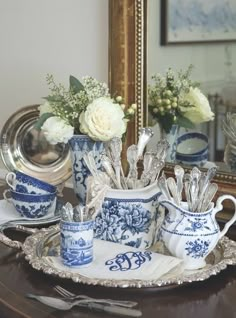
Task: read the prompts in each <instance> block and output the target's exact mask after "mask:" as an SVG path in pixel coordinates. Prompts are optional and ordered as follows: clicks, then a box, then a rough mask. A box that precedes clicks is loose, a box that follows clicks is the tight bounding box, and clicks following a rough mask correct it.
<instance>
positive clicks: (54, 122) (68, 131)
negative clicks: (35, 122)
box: [41, 116, 74, 145]
mask: <svg viewBox="0 0 236 318" xmlns="http://www.w3.org/2000/svg"><path fill="white" fill-rule="evenodd" d="M41 129H42V131H43V132H44V134H45V137H46V139H47V141H48V142H49V143H50V144H52V145H56V144H57V143H59V142H62V143H67V142H68V140H69V139H70V138H71V137H72V136H73V135H74V128H73V127H72V126H70V125H68V124H67V123H66V122H65V121H64V120H63V119H61V118H59V117H56V116H53V117H50V118H48V119H47V120H46V121H45V122H44V124H43V125H42V127H41Z"/></svg>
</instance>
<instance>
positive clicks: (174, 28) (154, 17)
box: [147, 0, 236, 173]
mask: <svg viewBox="0 0 236 318" xmlns="http://www.w3.org/2000/svg"><path fill="white" fill-rule="evenodd" d="M223 2H224V1H223ZM231 3H232V6H231ZM222 5H223V4H222ZM224 5H225V8H226V9H225V15H226V16H229V15H230V14H231V13H229V12H227V6H226V4H225V3H224ZM228 5H229V8H231V11H233V10H235V12H236V6H235V4H234V3H233V2H232V1H229V3H228ZM230 6H231V7H230ZM193 8H194V10H193ZM197 9H198V10H197ZM220 9H222V8H221V4H220V3H218V2H215V1H211V2H208V3H207V4H206V3H205V2H202V1H199V0H198V1H192V0H190V1H186V0H183V1H181V2H178V6H176V1H173V0H168V1H166V0H164V1H155V0H149V1H148V12H147V39H148V40H147V43H148V44H147V51H148V54H147V61H148V63H147V82H148V84H151V85H153V83H152V82H153V81H152V80H151V77H152V75H154V74H156V73H161V74H162V75H165V73H166V71H167V69H168V68H169V67H170V68H171V69H172V70H173V71H175V73H176V72H177V71H178V70H181V69H182V70H186V69H187V67H188V66H189V65H190V64H192V65H193V66H194V68H193V71H192V73H191V76H190V78H191V79H192V80H194V81H197V82H199V83H200V90H201V91H202V92H203V93H204V94H205V96H207V97H208V98H209V101H210V105H211V109H212V111H213V112H214V114H215V120H213V121H208V122H206V123H204V124H201V125H196V126H195V127H194V128H193V131H198V132H202V133H204V134H206V136H207V137H208V140H209V151H208V158H207V160H208V161H207V162H205V164H204V166H210V165H213V164H216V166H217V167H218V169H219V170H220V171H222V172H229V173H233V171H234V169H233V170H232V169H231V167H230V165H229V164H228V165H227V164H225V163H224V162H223V158H224V149H225V147H226V139H225V134H224V133H223V131H222V127H221V126H222V124H221V122H222V120H223V119H224V118H225V114H226V112H227V111H229V110H232V108H233V106H234V104H235V99H236V94H235V86H236V77H235V74H236V63H235V62H236V58H235V54H234V53H235V51H236V44H235V43H234V42H232V39H233V40H235V38H236V30H235V28H234V29H233V31H232V32H230V31H231V30H229V29H227V23H223V22H222V21H221V20H220V19H218V20H217V19H216V18H215V16H214V14H216V11H217V10H220ZM191 10H192V11H191ZM204 15H205V20H204V21H203V19H204V18H203V16H204ZM212 16H213V17H214V18H215V24H216V25H215V29H217V23H218V24H219V31H216V30H215V29H214V30H213V31H211V32H210V31H209V32H208V31H207V30H210V28H211V24H210V23H207V21H208V20H207V19H210V18H211V17H212ZM194 18H195V19H196V18H197V19H198V23H195V21H194ZM199 21H203V27H202V29H203V31H202V33H201V32H200V31H201V22H199ZM220 23H222V25H223V26H222V27H220ZM204 24H206V25H204ZM221 28H224V32H222V33H220V31H221ZM217 30H218V29H217ZM227 31H228V32H227ZM203 32H204V33H203ZM214 36H215V37H216V39H218V40H217V42H216V39H214V42H212V38H213V37H214ZM230 40H231V42H229V41H230ZM149 102H150V100H149ZM149 110H152V108H149ZM155 110H157V111H158V108H156V109H155ZM171 111H172V109H171ZM154 116H155V115H154ZM164 117H165V116H164ZM193 119H194V118H193ZM190 131H191V130H190ZM182 133H184V129H180V132H179V135H181V134H182ZM192 140H194V141H193V142H194V143H195V146H196V144H197V141H195V140H197V138H195V139H192ZM198 142H199V140H198ZM184 143H185V144H186V145H187V141H185V142H181V145H183V144H184ZM178 147H179V148H180V145H177V151H178ZM184 150H185V151H186V153H187V154H188V152H187V149H181V152H182V153H185V152H184ZM190 150H191V149H190ZM191 151H192V150H191ZM179 157H180V156H179V153H177V160H178V159H179ZM186 158H187V156H186ZM180 159H181V158H180ZM182 161H183V159H182ZM185 164H187V159H186V162H185ZM202 165H203V162H202Z"/></svg>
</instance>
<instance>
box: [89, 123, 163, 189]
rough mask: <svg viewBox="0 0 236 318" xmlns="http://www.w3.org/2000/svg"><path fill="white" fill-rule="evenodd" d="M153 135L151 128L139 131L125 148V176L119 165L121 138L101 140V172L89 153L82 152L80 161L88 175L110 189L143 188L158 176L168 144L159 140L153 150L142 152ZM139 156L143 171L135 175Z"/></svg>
mask: <svg viewBox="0 0 236 318" xmlns="http://www.w3.org/2000/svg"><path fill="white" fill-rule="evenodd" d="M152 136H153V131H152V129H151V128H142V129H141V130H140V134H139V139H138V143H137V145H136V144H133V145H131V146H129V147H128V149H127V154H126V156H127V162H128V164H129V171H128V174H127V176H125V174H124V171H123V168H122V164H121V151H122V141H121V139H120V138H118V137H115V138H113V139H111V140H110V141H109V142H107V143H105V151H104V153H102V155H101V158H100V159H101V165H102V168H103V172H101V171H99V170H97V168H96V163H95V160H94V158H93V153H86V154H85V156H84V161H85V163H86V165H87V166H88V168H89V170H90V172H91V174H92V175H93V176H94V177H96V178H98V179H99V180H100V182H101V183H102V184H106V185H109V186H110V187H111V188H113V189H135V188H142V187H146V186H148V185H149V184H152V183H153V182H155V181H156V180H157V179H158V176H159V174H160V171H161V169H162V168H163V167H164V164H165V158H166V153H167V150H168V148H169V143H168V142H167V141H166V140H160V141H159V142H158V143H157V150H156V151H148V152H145V154H144V155H143V152H144V149H145V147H146V145H147V144H148V142H149V141H150V139H151V138H152ZM141 159H143V172H142V175H141V177H140V179H139V178H138V162H139V160H141Z"/></svg>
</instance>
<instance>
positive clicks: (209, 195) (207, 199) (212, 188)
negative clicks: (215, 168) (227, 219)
mask: <svg viewBox="0 0 236 318" xmlns="http://www.w3.org/2000/svg"><path fill="white" fill-rule="evenodd" d="M217 191H218V185H217V184H216V183H211V184H209V186H208V187H207V191H206V192H205V196H204V198H203V200H202V205H201V207H200V210H199V212H204V211H207V210H208V208H209V205H210V203H211V201H212V200H213V198H214V196H215V194H216V192H217Z"/></svg>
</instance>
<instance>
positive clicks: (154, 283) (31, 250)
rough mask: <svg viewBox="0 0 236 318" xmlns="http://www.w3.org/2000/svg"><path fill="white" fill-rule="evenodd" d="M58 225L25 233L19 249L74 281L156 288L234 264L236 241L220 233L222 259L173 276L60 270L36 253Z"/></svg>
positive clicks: (196, 278) (34, 262) (47, 270)
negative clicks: (108, 276) (131, 276)
mask: <svg viewBox="0 0 236 318" xmlns="http://www.w3.org/2000/svg"><path fill="white" fill-rule="evenodd" d="M58 231H59V226H58V225H55V226H51V227H49V228H47V229H41V230H39V231H37V232H36V233H34V234H32V235H31V236H29V237H27V238H26V240H25V242H24V244H23V246H22V250H23V252H24V253H25V258H26V260H27V261H28V262H29V263H30V265H31V266H32V267H33V268H34V269H36V270H39V271H42V272H44V273H45V274H49V275H54V276H59V277H60V278H66V279H71V280H72V281H73V282H75V283H83V284H87V285H99V286H105V287H120V288H156V287H162V286H165V287H177V286H179V285H182V284H185V283H193V282H197V281H203V280H206V279H208V278H209V277H211V276H214V275H217V274H218V273H219V272H221V271H222V270H224V269H225V268H226V267H227V266H228V265H235V264H236V242H235V241H232V240H230V239H229V238H228V237H223V238H222V239H221V240H220V241H219V242H218V244H217V246H216V248H215V249H216V250H221V251H222V258H221V260H220V261H219V262H218V263H216V264H214V265H210V266H208V267H205V268H203V269H201V270H198V271H194V272H192V273H191V271H189V272H188V273H187V271H185V272H183V273H182V274H180V275H177V276H175V277H172V278H167V279H163V278H162V279H161V278H159V279H157V280H118V279H117V280H114V279H94V278H89V277H85V276H82V275H80V274H79V273H72V272H67V271H62V270H59V269H57V268H55V266H52V265H51V264H50V263H49V261H48V259H47V258H46V257H39V256H38V255H39V251H40V248H41V249H42V246H43V243H44V242H45V241H46V240H47V239H48V238H49V237H50V236H53V235H55V234H56V233H58Z"/></svg>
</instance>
